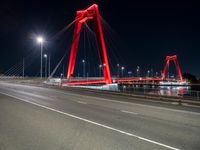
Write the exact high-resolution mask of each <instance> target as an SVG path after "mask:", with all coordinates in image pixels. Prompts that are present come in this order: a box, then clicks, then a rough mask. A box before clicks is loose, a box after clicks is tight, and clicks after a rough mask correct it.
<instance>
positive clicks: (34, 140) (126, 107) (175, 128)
mask: <svg viewBox="0 0 200 150" xmlns="http://www.w3.org/2000/svg"><path fill="white" fill-rule="evenodd" d="M27 149H28V150H80V149H81V150H96V149H97V150H150V149H152V150H162V149H163V150H164V149H166V150H167V149H169V150H170V149H172V150H178V149H185V150H199V149H200V110H199V108H198V107H196V108H195V107H194V108H191V107H186V106H178V105H172V104H165V103H158V102H157V103H155V102H147V101H146V102H145V100H142V99H138V98H137V99H135V98H130V97H126V96H112V95H108V94H95V93H94V92H91V91H88V92H85V91H75V92H74V91H69V90H61V89H53V88H43V87H37V86H29V85H19V84H14V83H6V82H0V150H27Z"/></svg>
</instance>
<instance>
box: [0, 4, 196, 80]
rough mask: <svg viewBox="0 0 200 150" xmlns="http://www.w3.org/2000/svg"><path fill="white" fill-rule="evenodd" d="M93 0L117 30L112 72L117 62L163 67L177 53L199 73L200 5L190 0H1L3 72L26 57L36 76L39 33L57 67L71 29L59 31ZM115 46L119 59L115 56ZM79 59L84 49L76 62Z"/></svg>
mask: <svg viewBox="0 0 200 150" xmlns="http://www.w3.org/2000/svg"><path fill="white" fill-rule="evenodd" d="M94 2H95V3H97V4H98V5H99V9H100V14H101V16H102V17H103V18H104V19H105V20H106V22H107V23H108V24H109V25H110V26H111V27H112V30H113V31H112V33H113V35H112V36H111V37H112V38H113V41H114V42H116V47H115V45H114V47H115V48H113V49H114V50H112V48H110V49H109V48H108V51H109V60H110V62H111V63H112V66H113V67H111V69H112V72H113V74H114V73H115V66H116V64H117V63H120V64H121V65H123V66H125V68H126V71H129V70H131V71H134V70H135V69H136V66H138V65H139V66H140V67H141V72H142V71H143V72H146V70H148V69H151V68H152V69H153V70H154V71H160V70H162V68H163V65H164V57H165V56H166V55H174V54H176V55H177V56H178V59H179V62H180V65H181V69H182V72H189V73H192V74H194V75H196V76H198V77H200V5H199V4H198V3H196V2H195V1H192V0H190V1H187V2H184V1H175V0H173V1H165V2H164V1H149V0H147V1H142V0H141V1H139V0H138V1H134V0H132V1H126V0H123V1H116V0H104V1H102V0H101V1H92V0H84V1H83V0H80V1H78V0H58V1H49V0H24V1H14V0H13V1H11V0H6V1H1V2H0V19H1V20H0V52H1V53H0V71H1V72H2V71H3V72H5V71H6V70H8V69H9V68H11V67H13V66H14V65H16V64H17V63H18V62H20V61H22V59H23V57H25V58H26V61H28V62H27V64H28V65H29V66H27V70H28V71H27V72H28V73H29V74H30V75H38V72H39V65H40V51H39V50H38V49H39V46H38V44H37V43H36V41H35V38H36V36H37V35H40V34H41V35H43V36H44V37H45V39H46V42H45V52H46V53H51V56H52V66H55V65H56V64H57V63H58V61H59V59H60V58H61V57H62V55H63V54H64V52H65V51H66V49H67V47H70V46H69V45H70V44H69V43H70V40H71V38H72V37H71V36H72V31H73V29H72V31H71V33H69V34H68V33H63V34H62V35H60V36H57V37H56V38H55V35H56V33H58V32H59V31H60V30H62V29H63V28H64V27H65V26H66V25H68V24H69V23H70V22H71V21H73V20H74V18H75V12H76V10H79V9H85V8H87V7H88V6H90V5H91V4H92V3H94ZM91 28H92V27H91ZM105 38H107V37H105ZM82 45H83V44H80V46H79V47H81V46H82ZM80 51H81V50H80ZM111 51H114V53H116V55H117V56H119V57H120V58H114V55H112V52H111ZM81 58H83V56H81V53H80V54H79V56H78V58H77V61H78V62H77V65H78V64H80V63H79V62H81ZM115 59H116V60H115ZM118 59H119V60H118ZM114 60H115V61H114ZM117 61H119V62H117ZM31 62H32V63H31ZM66 62H67V60H65V67H66ZM88 62H89V60H88ZM78 66H79V69H80V70H78V71H76V72H81V65H78ZM61 68H62V67H61ZM97 71H98V69H97ZM91 72H92V70H91ZM91 74H92V73H91Z"/></svg>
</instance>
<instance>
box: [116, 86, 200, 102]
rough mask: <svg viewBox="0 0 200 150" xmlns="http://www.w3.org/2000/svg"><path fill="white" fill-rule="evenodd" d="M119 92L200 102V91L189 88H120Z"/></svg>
mask: <svg viewBox="0 0 200 150" xmlns="http://www.w3.org/2000/svg"><path fill="white" fill-rule="evenodd" d="M119 92H122V93H128V94H137V95H149V96H159V97H174V98H182V99H191V100H200V91H193V90H190V89H188V88H187V87H176V88H172V87H166V88H160V87H156V88H149V87H131V86H119Z"/></svg>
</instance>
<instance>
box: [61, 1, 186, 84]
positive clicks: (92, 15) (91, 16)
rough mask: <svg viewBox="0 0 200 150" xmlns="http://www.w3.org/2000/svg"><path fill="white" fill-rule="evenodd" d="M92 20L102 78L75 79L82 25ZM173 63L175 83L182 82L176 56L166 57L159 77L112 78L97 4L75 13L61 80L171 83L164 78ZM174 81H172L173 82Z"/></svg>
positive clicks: (86, 82)
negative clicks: (68, 54)
mask: <svg viewBox="0 0 200 150" xmlns="http://www.w3.org/2000/svg"><path fill="white" fill-rule="evenodd" d="M89 20H94V29H95V34H96V37H97V44H98V51H99V54H100V59H101V62H102V64H103V65H102V69H103V78H83V79H77V78H73V76H74V68H75V62H76V56H77V52H78V44H79V39H80V33H81V28H82V25H83V23H85V22H87V21H89ZM171 61H173V62H174V63H175V66H176V70H177V74H178V76H179V80H176V82H183V79H182V73H181V69H180V65H179V63H178V59H177V56H176V55H173V56H166V58H165V65H164V69H163V72H162V76H161V77H122V78H112V76H111V73H110V67H109V61H108V55H107V49H106V44H105V40H104V35H103V31H102V25H101V20H100V13H99V9H98V5H97V4H93V5H92V6H90V7H89V8H87V9H85V10H79V11H77V12H76V19H75V28H74V34H73V39H72V46H71V50H70V57H69V64H68V70H67V79H66V80H63V82H62V84H63V85H83V84H112V83H121V82H134V81H141V82H145V81H171V80H172V79H169V78H166V73H167V68H168V66H169V64H170V62H171ZM173 81H174V80H173Z"/></svg>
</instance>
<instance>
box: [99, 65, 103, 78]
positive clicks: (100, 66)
mask: <svg viewBox="0 0 200 150" xmlns="http://www.w3.org/2000/svg"><path fill="white" fill-rule="evenodd" d="M101 69H102V64H100V65H99V77H101Z"/></svg>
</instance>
